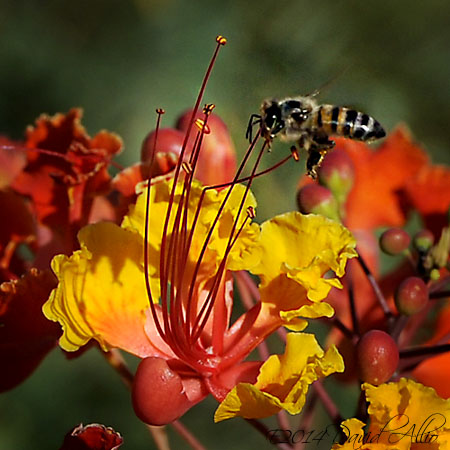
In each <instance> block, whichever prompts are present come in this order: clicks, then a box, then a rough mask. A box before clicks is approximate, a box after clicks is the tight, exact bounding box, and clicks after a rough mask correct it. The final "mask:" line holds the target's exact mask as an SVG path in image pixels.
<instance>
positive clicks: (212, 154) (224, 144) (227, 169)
mask: <svg viewBox="0 0 450 450" xmlns="http://www.w3.org/2000/svg"><path fill="white" fill-rule="evenodd" d="M191 117H192V110H191V109H190V110H188V111H186V112H185V113H184V114H182V115H181V116H180V118H179V119H178V121H177V125H176V127H177V129H178V130H180V131H181V132H183V134H184V133H185V132H186V131H187V129H188V126H189V122H190V120H191ZM195 118H196V119H201V121H203V120H204V118H205V114H204V113H203V112H202V111H197V114H196V116H195ZM198 123H199V124H201V123H202V122H198ZM198 131H200V129H199V128H198V126H196V124H195V123H194V125H193V126H192V129H191V133H190V136H189V141H188V148H189V149H190V151H193V150H194V149H193V146H194V143H195V139H196V136H197V134H198ZM235 173H236V150H235V148H234V145H233V142H232V140H231V137H230V133H229V131H228V128H227V126H226V125H225V122H224V121H223V120H222V119H221V118H220V117H219V116H217V115H216V114H214V113H210V114H209V116H208V119H207V124H206V127H205V130H204V134H203V140H202V147H201V151H200V155H199V158H198V163H197V166H196V169H195V178H197V179H198V180H200V181H201V182H202V183H203V184H205V185H215V184H222V183H227V182H230V181H232V180H233V178H234V175H235Z"/></svg>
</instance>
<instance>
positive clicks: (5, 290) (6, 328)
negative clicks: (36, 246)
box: [0, 270, 61, 392]
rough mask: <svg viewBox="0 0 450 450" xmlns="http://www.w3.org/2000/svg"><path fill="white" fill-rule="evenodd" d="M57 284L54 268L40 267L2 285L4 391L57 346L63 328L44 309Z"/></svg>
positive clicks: (0, 331)
mask: <svg viewBox="0 0 450 450" xmlns="http://www.w3.org/2000/svg"><path fill="white" fill-rule="evenodd" d="M55 286H56V279H55V277H54V275H53V274H52V273H51V272H50V271H45V272H38V271H37V270H32V271H31V272H29V273H27V274H26V275H24V276H23V277H22V278H21V279H20V280H18V281H10V282H5V283H2V284H1V285H0V324H1V326H0V367H1V368H2V370H1V372H0V392H1V391H6V390H8V389H11V388H13V387H15V386H16V385H18V384H19V383H21V382H22V381H23V380H24V379H25V378H27V377H28V376H29V375H30V374H31V373H32V372H33V370H34V369H35V368H36V367H37V366H38V364H39V363H40V361H41V360H42V359H43V358H44V356H45V355H46V354H47V353H48V352H49V351H50V350H51V349H52V348H53V347H54V346H55V345H56V343H57V339H58V338H59V335H60V334H61V330H60V327H59V325H58V324H56V323H53V322H50V321H49V320H47V319H46V318H45V317H44V315H43V314H42V311H41V308H42V305H43V303H44V302H45V301H46V300H47V298H48V296H49V294H50V291H51V290H52V289H53V288H54V287H55Z"/></svg>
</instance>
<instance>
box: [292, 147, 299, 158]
mask: <svg viewBox="0 0 450 450" xmlns="http://www.w3.org/2000/svg"><path fill="white" fill-rule="evenodd" d="M291 153H292V157H293V158H294V161H298V160H299V159H300V156H299V154H298V150H297V147H296V146H295V145H293V146H292V147H291Z"/></svg>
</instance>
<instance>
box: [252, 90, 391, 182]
mask: <svg viewBox="0 0 450 450" xmlns="http://www.w3.org/2000/svg"><path fill="white" fill-rule="evenodd" d="M316 94H317V93H314V94H312V95H308V96H303V97H288V98H285V99H283V100H277V99H269V100H265V101H264V102H263V103H262V105H261V110H260V111H261V112H260V114H252V115H251V116H250V120H249V123H248V127H247V134H246V137H247V138H248V139H249V140H250V141H251V140H252V131H253V127H254V126H255V125H257V124H259V125H260V128H261V136H262V137H263V138H264V139H265V140H266V141H267V142H268V144H269V146H270V144H271V143H272V141H273V139H274V138H275V137H277V136H278V137H279V138H280V139H281V140H282V141H284V142H295V143H296V144H297V146H298V147H299V148H300V149H305V150H306V151H307V152H308V159H307V161H306V168H307V171H308V174H309V175H310V176H311V177H312V178H316V177H317V169H318V168H319V167H320V164H321V162H322V160H323V157H324V156H325V155H326V153H327V152H328V151H329V150H331V149H332V148H333V147H334V146H335V142H334V141H333V140H331V139H330V136H332V135H334V136H342V137H347V138H350V139H356V140H358V141H366V142H370V141H373V140H376V139H380V138H382V137H384V136H386V133H385V131H384V129H383V127H382V126H381V125H380V123H379V122H378V121H377V120H375V119H374V118H373V117H371V116H369V115H367V114H365V113H362V112H360V111H356V110H354V109H350V108H346V107H343V106H334V105H320V104H318V102H317V101H316V100H315V99H314V96H315V95H316Z"/></svg>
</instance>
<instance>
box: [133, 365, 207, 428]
mask: <svg viewBox="0 0 450 450" xmlns="http://www.w3.org/2000/svg"><path fill="white" fill-rule="evenodd" d="M131 395H132V401H133V408H134V411H135V413H136V415H137V416H138V417H139V419H141V420H142V421H143V422H145V423H147V424H150V425H166V424H168V423H170V422H173V421H174V420H176V419H178V418H179V417H181V416H182V415H183V414H184V413H185V412H186V411H187V410H188V409H190V408H191V407H192V406H193V405H195V404H196V403H197V402H199V401H200V400H202V399H203V398H204V397H205V396H206V393H205V392H203V391H202V389H201V387H200V385H199V381H198V378H196V379H190V378H182V377H181V376H180V375H179V374H178V373H177V372H176V371H175V370H172V369H171V368H170V367H169V365H168V364H167V361H166V360H164V359H162V358H157V357H149V358H144V359H143V360H142V361H141V362H140V364H139V366H138V368H137V371H136V375H135V377H134V381H133V388H132V393H131Z"/></svg>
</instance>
